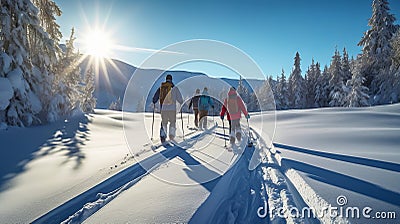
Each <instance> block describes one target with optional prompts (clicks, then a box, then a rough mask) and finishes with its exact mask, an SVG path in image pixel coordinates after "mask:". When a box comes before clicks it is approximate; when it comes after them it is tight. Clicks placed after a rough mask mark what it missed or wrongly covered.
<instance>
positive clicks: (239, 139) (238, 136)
mask: <svg viewBox="0 0 400 224" xmlns="http://www.w3.org/2000/svg"><path fill="white" fill-rule="evenodd" d="M236 139H237V140H238V142H240V141H242V133H240V132H237V133H236Z"/></svg>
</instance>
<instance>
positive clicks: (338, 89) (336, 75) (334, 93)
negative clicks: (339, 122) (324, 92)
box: [329, 49, 346, 107]
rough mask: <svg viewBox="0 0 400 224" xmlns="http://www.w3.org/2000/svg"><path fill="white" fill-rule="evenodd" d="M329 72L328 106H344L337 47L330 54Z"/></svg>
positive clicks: (344, 91) (339, 58)
mask: <svg viewBox="0 0 400 224" xmlns="http://www.w3.org/2000/svg"><path fill="white" fill-rule="evenodd" d="M329 73H330V74H331V79H330V80H329V106H331V107H342V106H345V98H346V87H345V85H344V83H343V71H342V64H341V56H340V53H339V51H338V50H337V49H336V50H335V54H334V55H333V56H332V62H331V66H330V67H329Z"/></svg>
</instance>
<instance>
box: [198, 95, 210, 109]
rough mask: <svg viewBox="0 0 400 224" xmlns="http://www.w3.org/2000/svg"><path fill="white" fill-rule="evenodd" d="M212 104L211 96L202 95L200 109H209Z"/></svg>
mask: <svg viewBox="0 0 400 224" xmlns="http://www.w3.org/2000/svg"><path fill="white" fill-rule="evenodd" d="M209 104H210V97H209V96H204V95H203V96H200V99H199V110H208V107H209Z"/></svg>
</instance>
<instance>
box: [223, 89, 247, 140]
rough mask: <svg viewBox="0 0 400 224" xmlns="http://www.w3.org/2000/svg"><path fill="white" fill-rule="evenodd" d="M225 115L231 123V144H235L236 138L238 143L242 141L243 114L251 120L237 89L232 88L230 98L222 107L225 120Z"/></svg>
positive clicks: (229, 93)
mask: <svg viewBox="0 0 400 224" xmlns="http://www.w3.org/2000/svg"><path fill="white" fill-rule="evenodd" d="M225 113H226V114H227V118H228V122H229V136H230V137H229V140H230V143H231V144H234V143H235V137H236V139H237V140H238V141H241V139H242V132H241V127H240V118H241V117H242V114H241V113H243V114H244V116H246V118H247V119H249V118H250V115H249V112H248V111H247V109H246V106H245V105H244V102H243V100H242V98H240V96H239V95H238V94H237V92H236V89H235V88H233V87H231V88H230V89H229V92H228V97H227V98H226V99H225V100H224V104H223V105H222V108H221V112H220V117H221V119H222V120H224V116H225Z"/></svg>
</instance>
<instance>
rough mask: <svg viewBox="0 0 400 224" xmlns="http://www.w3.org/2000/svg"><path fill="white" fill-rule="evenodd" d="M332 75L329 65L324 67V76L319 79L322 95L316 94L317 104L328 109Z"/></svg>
mask: <svg viewBox="0 0 400 224" xmlns="http://www.w3.org/2000/svg"><path fill="white" fill-rule="evenodd" d="M331 77H332V75H331V74H330V73H329V68H328V66H327V65H325V66H324V71H323V72H322V75H321V76H320V78H319V79H318V85H319V87H318V88H319V89H320V95H319V96H317V93H316V102H317V103H318V105H319V107H328V106H329V80H331Z"/></svg>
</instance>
